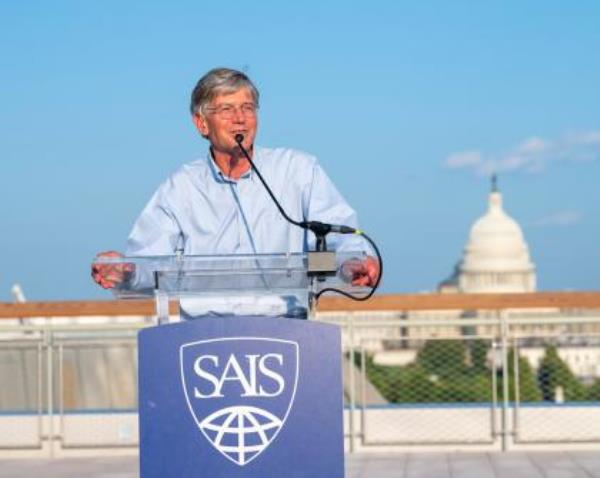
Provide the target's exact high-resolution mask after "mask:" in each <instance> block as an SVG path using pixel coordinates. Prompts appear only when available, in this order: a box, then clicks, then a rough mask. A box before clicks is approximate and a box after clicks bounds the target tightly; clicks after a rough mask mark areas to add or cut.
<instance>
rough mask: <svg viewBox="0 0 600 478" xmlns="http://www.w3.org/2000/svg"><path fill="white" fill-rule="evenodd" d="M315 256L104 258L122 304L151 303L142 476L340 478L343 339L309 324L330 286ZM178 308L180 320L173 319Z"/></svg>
mask: <svg viewBox="0 0 600 478" xmlns="http://www.w3.org/2000/svg"><path fill="white" fill-rule="evenodd" d="M361 259H362V257H361V253H346V254H338V257H337V258H336V261H337V266H338V267H337V269H339V271H341V272H338V273H335V274H328V275H325V274H323V273H319V274H309V261H310V258H309V257H308V256H307V255H306V254H274V255H245V256H241V255H239V256H168V257H144V258H127V257H126V258H119V259H114V258H103V259H100V260H99V262H102V263H113V264H115V265H117V266H119V267H122V268H123V270H127V271H128V272H127V274H126V277H125V280H124V281H123V282H122V283H121V285H120V286H119V287H118V288H117V289H116V294H117V296H118V297H122V298H127V297H140V296H147V295H149V294H152V295H154V297H155V300H156V310H157V317H158V324H159V325H158V326H156V327H150V328H148V329H144V330H142V331H141V332H140V333H139V336H138V341H139V416H140V476H141V478H155V477H156V478H158V477H160V478H169V477H173V478H175V477H177V478H188V477H189V478H191V477H194V478H196V477H210V478H218V477H224V478H225V477H227V478H237V477H240V478H241V477H261V478H271V477H273V478H275V477H282V476H285V477H310V478H343V476H344V448H343V389H342V383H341V337H340V331H339V329H338V328H337V327H336V326H334V325H330V324H322V323H317V322H312V321H309V320H298V319H307V318H310V317H312V315H313V313H314V297H315V295H316V294H317V293H318V292H319V290H323V289H324V288H329V287H335V288H338V289H342V290H345V291H353V292H360V289H359V288H353V287H352V286H350V285H349V283H348V281H347V280H345V279H344V277H343V268H342V264H344V263H347V261H351V260H361ZM172 301H177V302H178V303H179V310H180V314H179V316H178V317H173V315H171V314H169V304H170V302H172Z"/></svg>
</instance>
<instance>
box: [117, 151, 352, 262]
mask: <svg viewBox="0 0 600 478" xmlns="http://www.w3.org/2000/svg"><path fill="white" fill-rule="evenodd" d="M253 160H254V162H255V164H256V166H257V167H258V169H259V171H260V172H261V174H262V176H263V177H264V178H265V180H266V181H267V183H268V184H269V186H270V187H271V190H272V191H273V194H274V195H275V197H277V199H278V200H279V202H280V203H281V205H282V206H283V208H284V210H285V211H286V212H287V214H288V215H289V216H290V217H292V218H293V219H295V220H297V221H301V220H315V221H322V222H327V223H333V224H344V225H347V226H351V227H358V224H357V218H356V213H355V212H354V210H353V209H352V208H351V207H350V206H349V205H348V204H347V203H346V201H345V200H344V198H343V197H342V196H341V194H340V193H339V192H338V191H337V189H336V188H335V186H334V185H333V183H332V182H331V181H330V179H329V178H328V177H327V175H326V174H325V172H324V171H323V169H322V168H321V167H320V166H319V164H318V162H317V159H316V158H315V157H314V156H310V155H308V154H306V153H302V152H300V151H295V150H292V149H284V148H277V149H267V148H260V147H255V148H254V157H253ZM314 241H315V239H314V235H313V234H312V233H311V232H307V231H304V230H302V229H300V228H299V227H297V226H294V225H292V224H290V223H288V222H287V221H286V220H285V219H284V218H283V217H282V216H281V214H280V213H279V211H278V209H277V207H276V206H275V204H274V203H273V201H272V199H271V198H270V197H269V195H268V193H267V191H266V190H265V188H264V186H263V185H262V184H261V182H260V179H259V178H258V176H257V175H256V173H254V172H253V171H249V172H247V173H246V174H245V175H244V176H242V177H241V178H240V179H238V180H232V179H230V178H228V177H227V176H225V175H224V174H223V173H222V172H221V171H220V169H219V168H218V166H217V165H216V164H215V163H214V161H213V160H212V157H211V155H210V152H209V153H208V155H207V158H206V159H201V160H198V161H195V162H192V163H190V164H186V165H184V166H182V167H181V168H180V169H179V170H177V171H176V172H175V173H173V174H172V175H171V176H170V177H169V178H168V179H167V181H165V182H164V183H163V184H162V185H161V186H160V187H159V188H158V190H157V191H156V193H155V194H154V196H152V198H151V199H150V202H149V203H148V204H147V205H146V207H145V208H144V210H143V211H142V213H141V215H140V217H139V218H138V220H137V221H136V223H135V224H134V226H133V230H132V231H131V234H130V236H129V239H128V241H127V246H126V251H125V252H126V255H128V256H150V255H169V254H173V253H175V252H177V251H183V253H184V254H186V255H187V254H199V255H207V254H208V255H213V254H268V253H281V252H283V253H285V252H303V251H307V250H308V249H309V248H313V247H314ZM327 244H328V246H331V247H330V249H337V250H342V249H344V250H354V251H356V250H361V249H364V244H363V243H362V240H361V239H360V238H358V237H357V236H342V235H339V234H329V235H328V236H327Z"/></svg>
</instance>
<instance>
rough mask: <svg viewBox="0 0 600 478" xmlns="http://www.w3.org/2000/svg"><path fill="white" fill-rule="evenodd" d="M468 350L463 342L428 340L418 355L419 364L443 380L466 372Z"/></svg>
mask: <svg viewBox="0 0 600 478" xmlns="http://www.w3.org/2000/svg"><path fill="white" fill-rule="evenodd" d="M466 352H467V348H466V346H465V344H464V342H463V341H461V340H428V341H427V342H425V345H424V346H423V348H422V349H421V350H419V353H418V354H417V360H416V361H417V363H418V364H419V365H421V366H422V367H423V368H424V369H425V370H426V371H427V372H428V373H430V374H434V375H437V376H440V377H441V378H443V379H448V378H451V377H456V376H457V375H461V374H463V373H465V372H466V370H467V364H466Z"/></svg>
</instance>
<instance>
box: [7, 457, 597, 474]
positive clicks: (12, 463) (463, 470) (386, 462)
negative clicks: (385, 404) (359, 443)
mask: <svg viewBox="0 0 600 478" xmlns="http://www.w3.org/2000/svg"><path fill="white" fill-rule="evenodd" d="M138 476H139V474H138V470H137V458H136V457H112V458H111V457H103V458H72V459H55V460H38V459H22V460H1V461H0V478H40V477H51V478H82V477H84V478H138ZM488 477H490V478H538V477H539V478H590V477H593V478H600V450H599V451H597V452H596V451H576V452H509V453H405V454H375V453H371V454H356V455H348V456H347V457H346V478H488ZM307 478H311V477H307Z"/></svg>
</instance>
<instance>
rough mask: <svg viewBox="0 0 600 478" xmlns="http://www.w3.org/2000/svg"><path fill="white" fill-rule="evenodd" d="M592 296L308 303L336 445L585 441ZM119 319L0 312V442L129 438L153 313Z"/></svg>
mask: <svg viewBox="0 0 600 478" xmlns="http://www.w3.org/2000/svg"><path fill="white" fill-rule="evenodd" d="M597 295H598V294H597ZM597 299H598V298H597V297H596V298H594V300H592V302H591V303H590V302H589V301H588V302H585V301H584V302H585V307H584V306H582V307H574V305H573V303H570V306H569V307H570V308H569V309H568V310H567V309H564V308H561V309H558V308H553V307H552V305H553V304H554V303H555V302H556V301H555V300H554V299H552V300H550V301H549V303H544V302H541V303H540V302H536V300H537V299H535V300H533V299H531V300H532V301H533V302H532V303H535V305H539V306H540V307H534V308H531V309H527V310H525V309H517V308H516V306H518V303H517V304H515V308H514V309H513V308H507V309H500V310H498V309H493V308H490V307H486V308H484V309H482V310H478V311H475V309H474V308H471V305H472V304H470V303H467V305H466V306H464V307H463V308H461V309H452V310H450V309H448V310H443V309H440V308H439V307H434V308H432V310H427V309H426V308H425V306H423V307H420V308H417V309H418V310H414V311H413V310H405V309H403V310H386V309H385V308H381V310H374V311H369V310H349V309H347V310H342V311H334V310H324V311H322V312H320V313H319V316H318V320H321V321H325V322H329V323H335V324H338V325H339V326H340V327H341V330H342V336H343V354H344V356H343V368H344V393H345V397H344V398H345V402H346V408H345V412H344V413H345V416H344V420H345V433H346V443H347V447H348V450H349V451H357V450H363V451H364V450H369V449H374V448H389V449H392V448H403V449H414V448H415V447H428V448H435V447H444V446H451V447H452V448H454V449H456V448H457V447H461V448H465V449H469V448H471V447H479V448H481V447H483V448H488V449H499V450H508V449H512V448H514V449H518V448H523V447H531V446H543V445H548V446H556V444H557V443H560V444H561V446H566V445H571V446H586V444H596V445H597V444H598V443H600V427H599V426H598V423H600V313H598V312H597V311H596V307H594V308H590V304H591V305H596V303H597V302H599V301H598V300H597ZM435 300H437V298H436V299H435ZM444 300H445V299H444ZM453 300H456V299H453ZM477 300H481V299H479V298H477ZM502 300H506V299H502ZM388 302H389V300H388V301H387V302H386V304H387V303H388ZM444 303H445V302H444ZM575 303H576V301H575ZM388 305H389V304H388ZM511 305H512V304H511ZM28 307H29V308H30V309H31V311H30V312H29V315H28V317H32V316H33V317H35V315H33V314H34V313H39V312H40V309H39V307H38V308H36V307H33V306H31V305H29V306H28ZM52 307H53V309H52V310H55V309H56V307H55V306H52ZM86 307H87V308H88V309H89V308H90V307H91V308H92V310H94V309H93V306H89V305H85V307H84V308H86ZM102 307H104V308H106V307H107V306H105V305H102ZM110 307H113V308H114V307H115V306H114V305H110ZM128 307H130V308H131V305H128ZM143 307H146V305H144V306H143ZM386 307H387V305H386ZM1 308H2V307H1V304H0V309H1ZM325 309H327V308H325ZM434 309H435V310H434ZM598 309H600V307H598ZM11 310H16V309H13V308H11ZM69 310H74V309H69ZM75 310H79V309H75ZM144 310H145V309H144ZM0 312H1V311H0ZM135 312H136V309H135V308H133V309H131V315H132V316H134V315H135V314H134V313H135ZM55 313H56V312H55ZM0 315H1V314H0ZM65 315H74V314H65ZM16 316H17V317H19V315H17V314H16ZM124 319H126V320H123V321H121V322H120V321H119V319H118V318H115V317H108V318H107V320H105V323H102V322H103V320H102V319H100V318H95V319H88V318H85V317H79V318H73V319H64V318H63V319H59V320H54V319H33V320H32V321H29V320H25V321H18V320H17V319H13V320H8V321H0V380H1V383H2V387H1V389H0V450H3V449H6V450H8V449H21V450H26V449H31V450H41V452H43V453H46V454H50V455H51V454H52V453H54V452H56V451H60V450H70V449H84V448H95V449H113V448H125V449H126V448H130V449H135V447H136V446H137V410H136V401H137V397H136V393H137V391H136V375H137V362H136V356H137V354H136V343H135V335H136V333H137V331H138V330H139V329H141V328H143V327H145V326H147V325H149V324H151V323H152V322H153V319H152V318H151V317H150V316H139V317H137V318H135V317H128V318H127V317H125V318H124Z"/></svg>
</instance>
